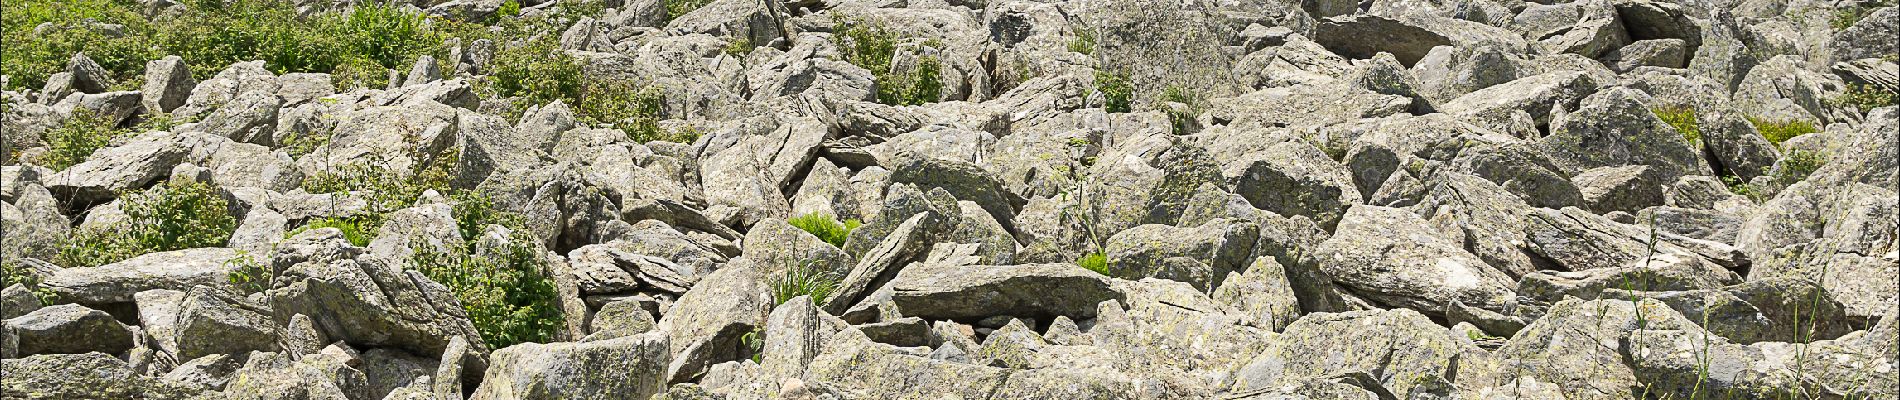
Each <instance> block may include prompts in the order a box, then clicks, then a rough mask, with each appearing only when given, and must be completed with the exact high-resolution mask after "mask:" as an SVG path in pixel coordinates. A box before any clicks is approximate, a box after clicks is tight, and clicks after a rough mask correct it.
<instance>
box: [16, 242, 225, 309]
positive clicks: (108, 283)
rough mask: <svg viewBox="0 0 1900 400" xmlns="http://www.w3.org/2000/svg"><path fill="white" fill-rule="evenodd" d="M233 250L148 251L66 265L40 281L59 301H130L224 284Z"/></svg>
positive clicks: (99, 302)
mask: <svg viewBox="0 0 1900 400" xmlns="http://www.w3.org/2000/svg"><path fill="white" fill-rule="evenodd" d="M236 256H237V251H236V250H232V249H221V248H202V249H187V250H177V251H167V252H159V253H150V254H146V255H142V256H138V257H132V258H130V259H127V260H125V261H120V262H116V263H112V264H106V265H101V266H97V267H91V268H66V269H61V270H59V271H58V272H56V273H54V274H53V275H52V276H49V277H47V278H46V280H45V281H44V282H42V283H41V285H42V286H43V287H46V288H48V289H52V291H53V293H54V295H56V296H58V298H59V299H60V301H61V302H70V303H77V304H83V305H88V306H106V305H111V304H119V303H131V302H132V301H133V295H135V294H138V293H139V292H144V291H147V290H153V289H170V290H185V289H190V288H192V287H198V286H211V287H228V285H229V284H230V281H229V280H228V279H227V278H226V276H225V275H227V274H229V273H230V271H231V266H230V265H226V263H225V261H226V260H230V259H231V258H233V257H236Z"/></svg>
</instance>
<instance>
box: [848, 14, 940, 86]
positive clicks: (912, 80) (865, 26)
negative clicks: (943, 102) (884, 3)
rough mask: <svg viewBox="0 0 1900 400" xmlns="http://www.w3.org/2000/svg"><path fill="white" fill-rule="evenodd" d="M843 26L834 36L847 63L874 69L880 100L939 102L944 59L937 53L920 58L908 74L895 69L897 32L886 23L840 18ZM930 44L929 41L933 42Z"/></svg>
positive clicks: (873, 74)
mask: <svg viewBox="0 0 1900 400" xmlns="http://www.w3.org/2000/svg"><path fill="white" fill-rule="evenodd" d="M837 18H838V19H837V20H836V21H835V22H836V23H837V25H838V26H839V27H840V28H839V30H838V31H837V32H836V33H834V34H833V35H831V41H832V43H833V44H836V45H837V46H838V52H839V54H840V55H841V56H843V57H844V61H845V62H849V63H851V65H856V66H858V67H860V68H864V69H865V70H868V71H871V77H872V80H873V81H874V82H875V83H876V86H877V102H879V103H883V104H890V105H920V104H925V103H932V102H936V101H937V99H940V98H942V95H943V80H942V77H941V75H942V73H943V62H942V61H941V60H938V59H937V57H935V56H928V55H926V56H920V57H917V65H916V66H914V67H913V68H911V70H910V71H909V72H907V73H903V74H899V73H896V72H894V71H892V68H891V67H892V65H891V63H892V61H893V60H894V59H895V57H896V56H897V33H896V32H893V31H891V30H890V29H888V28H885V27H884V25H883V24H880V23H876V22H871V21H868V20H864V19H857V18H853V19H845V18H843V17H837ZM930 44H931V43H926V45H930Z"/></svg>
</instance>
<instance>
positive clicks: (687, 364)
mask: <svg viewBox="0 0 1900 400" xmlns="http://www.w3.org/2000/svg"><path fill="white" fill-rule="evenodd" d="M701 282H704V283H702V284H699V285H695V286H693V289H692V290H689V291H687V292H686V294H685V295H682V296H680V298H679V301H677V302H674V303H673V307H672V308H671V309H669V310H667V311H666V313H665V315H666V316H665V317H662V318H660V324H659V326H658V328H657V329H656V330H657V331H658V332H662V333H664V334H665V337H667V338H676V339H671V340H669V341H668V342H667V343H668V352H667V354H670V355H671V356H670V357H668V358H666V359H665V360H666V361H667V363H666V365H667V367H666V370H665V372H666V374H665V375H663V376H662V377H663V378H664V379H663V380H664V381H666V382H685V381H689V380H691V379H693V378H694V377H696V376H699V375H700V374H703V373H705V371H706V369H707V368H709V367H711V366H712V365H713V364H718V363H721V362H726V361H732V360H737V359H739V358H740V357H741V356H742V355H743V354H742V353H740V349H742V348H744V347H743V346H741V345H740V343H739V341H740V337H741V336H744V335H745V334H746V333H750V332H752V330H753V328H756V327H759V326H764V325H765V318H766V316H767V315H768V314H770V312H771V303H770V301H771V300H770V299H769V298H768V296H770V293H771V291H770V290H768V288H767V286H766V275H765V274H764V273H762V272H759V270H758V269H757V267H754V266H753V265H752V264H750V262H747V263H739V262H735V263H733V264H729V265H727V266H726V267H725V268H721V269H720V270H718V271H715V272H713V273H712V275H707V276H706V278H705V279H703V280H701Z"/></svg>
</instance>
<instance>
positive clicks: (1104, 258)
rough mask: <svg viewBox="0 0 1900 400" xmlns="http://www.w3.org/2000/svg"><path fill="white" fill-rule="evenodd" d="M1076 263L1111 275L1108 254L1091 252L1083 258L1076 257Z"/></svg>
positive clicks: (1096, 271)
mask: <svg viewBox="0 0 1900 400" xmlns="http://www.w3.org/2000/svg"><path fill="white" fill-rule="evenodd" d="M1075 265H1080V266H1082V268H1086V269H1088V270H1090V271H1095V273H1098V274H1102V275H1105V276H1109V273H1108V255H1107V254H1102V253H1089V254H1088V255H1085V256H1082V258H1079V259H1076V260H1075Z"/></svg>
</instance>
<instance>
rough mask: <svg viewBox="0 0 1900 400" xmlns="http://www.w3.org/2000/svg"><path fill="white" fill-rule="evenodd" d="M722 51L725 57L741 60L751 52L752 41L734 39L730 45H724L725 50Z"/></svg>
mask: <svg viewBox="0 0 1900 400" xmlns="http://www.w3.org/2000/svg"><path fill="white" fill-rule="evenodd" d="M724 51H725V53H726V55H729V56H733V57H742V58H743V57H745V55H746V54H747V53H751V52H752V39H746V38H738V39H735V40H733V41H732V43H727V44H726V48H725V50H724Z"/></svg>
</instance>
